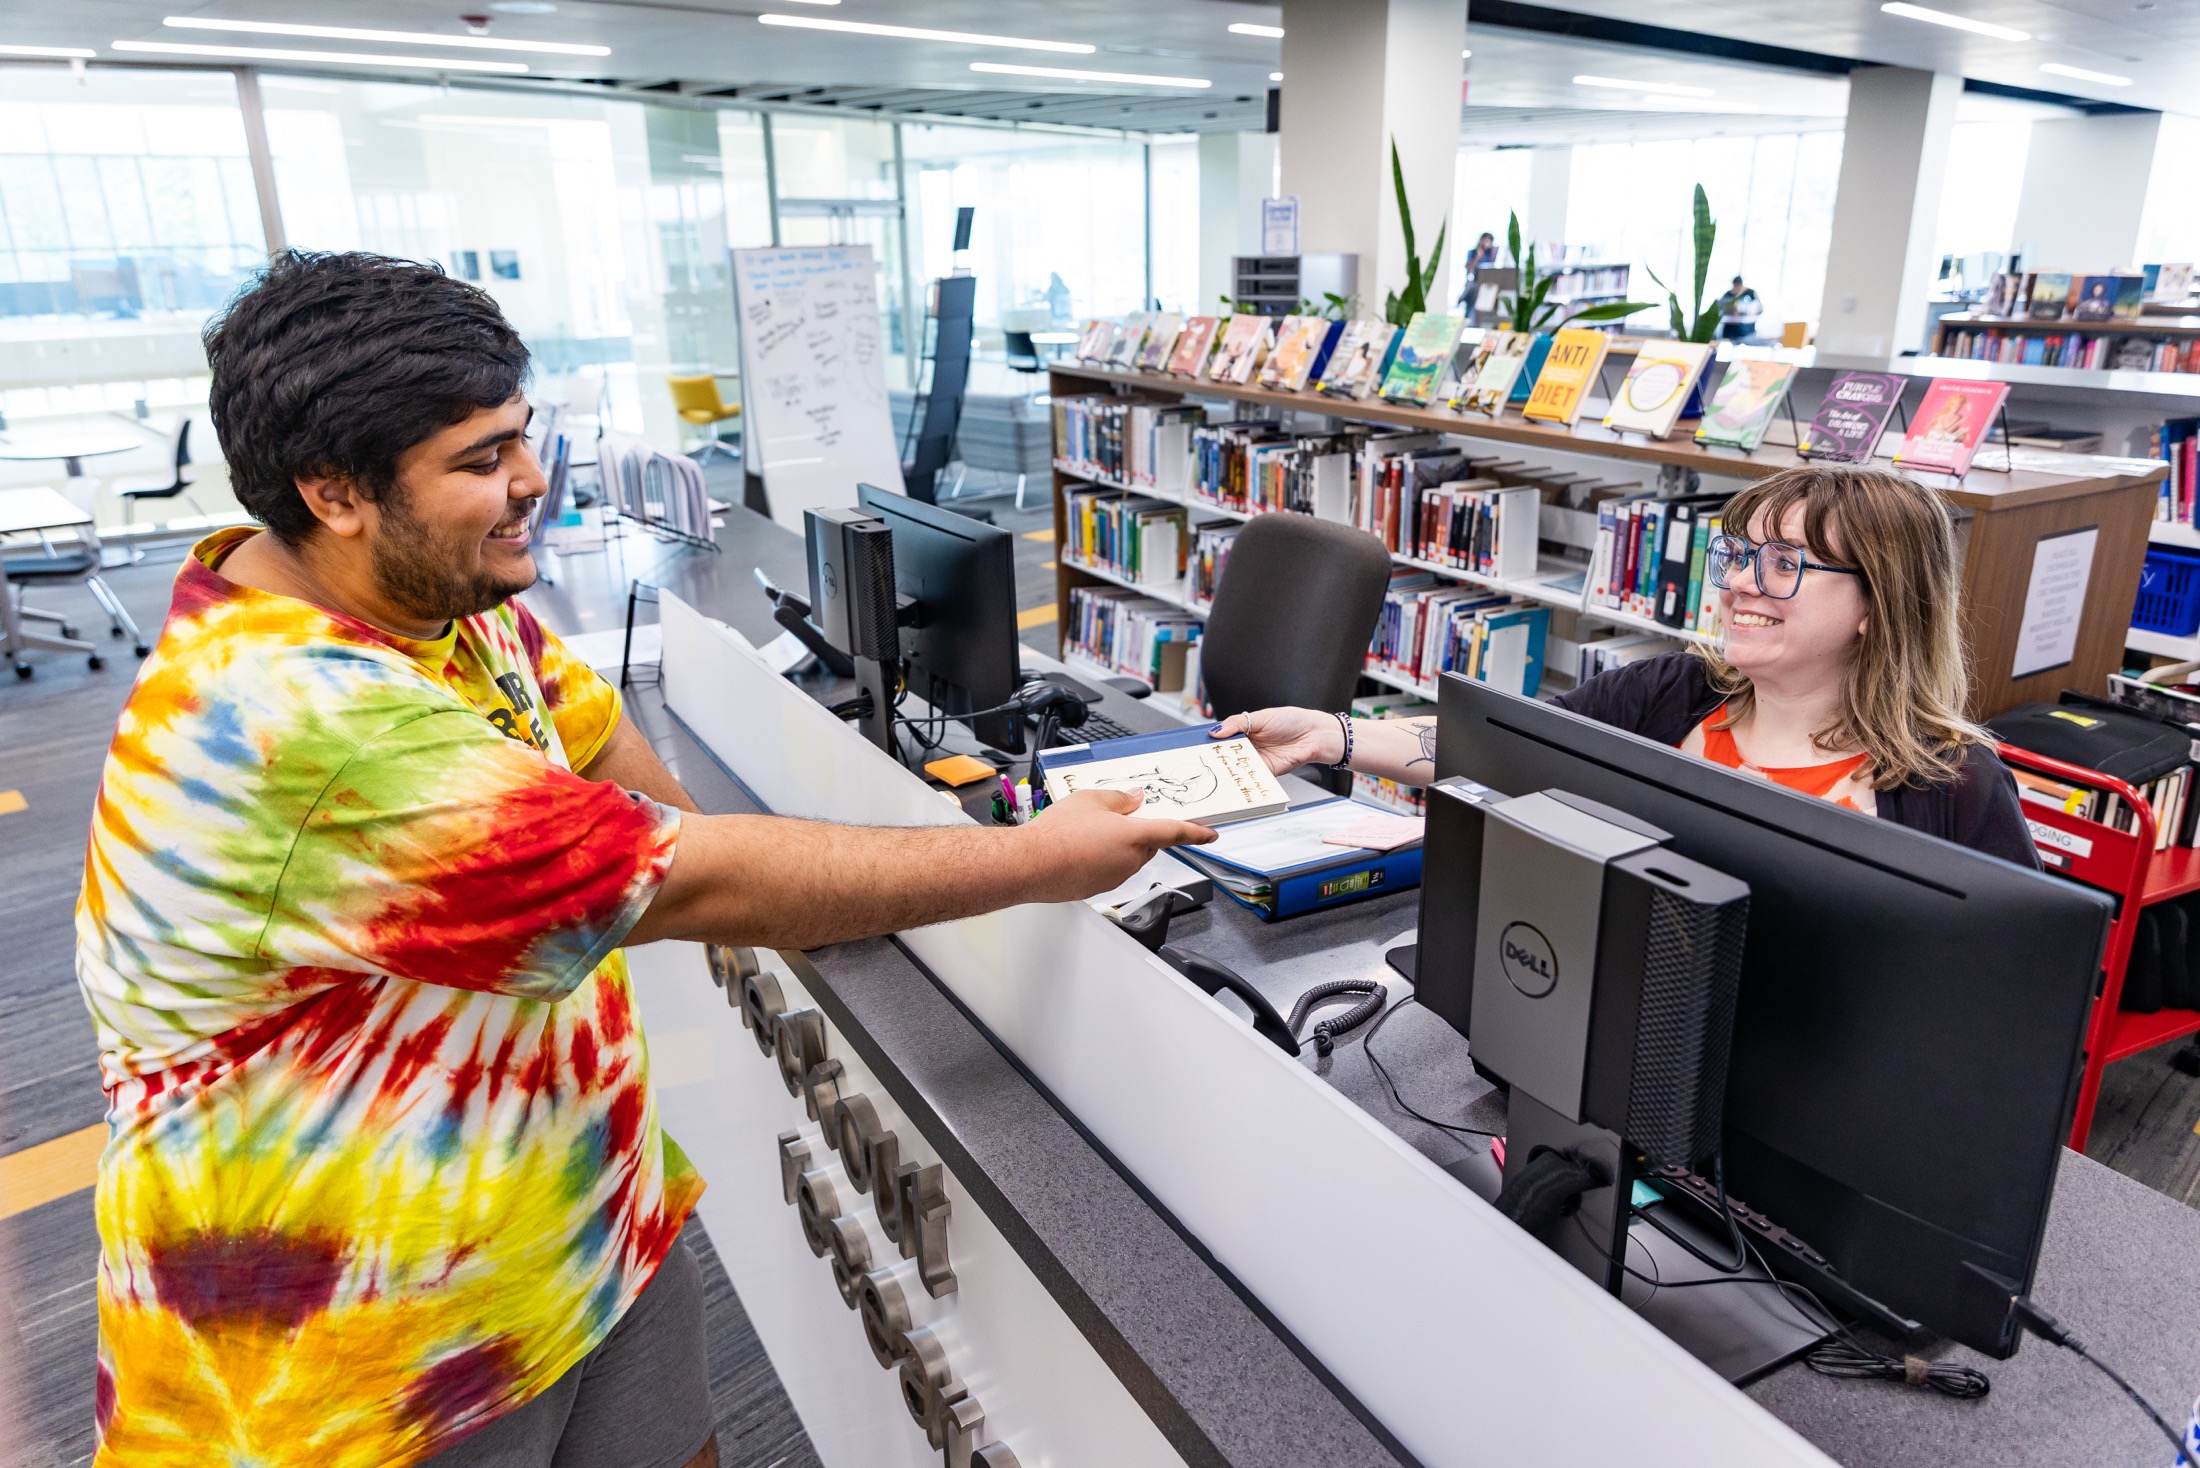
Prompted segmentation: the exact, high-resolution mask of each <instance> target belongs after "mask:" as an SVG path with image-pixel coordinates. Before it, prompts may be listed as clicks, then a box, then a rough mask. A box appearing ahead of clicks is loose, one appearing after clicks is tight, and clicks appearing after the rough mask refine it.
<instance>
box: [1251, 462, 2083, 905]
mask: <svg viewBox="0 0 2200 1468" xmlns="http://www.w3.org/2000/svg"><path fill="white" fill-rule="evenodd" d="M1723 523H1724V525H1725V526H1726V532H1725V533H1724V534H1723V535H1721V536H1720V537H1719V538H1718V539H1716V540H1714V541H1713V542H1712V543H1711V548H1710V555H1709V557H1708V560H1707V562H1706V574H1707V575H1709V576H1710V577H1711V579H1712V581H1713V584H1714V585H1716V586H1717V587H1718V588H1719V605H1720V608H1721V609H1722V612H1723V614H1724V616H1723V621H1724V625H1725V632H1724V635H1723V636H1722V638H1721V640H1720V643H1719V645H1718V646H1717V648H1715V649H1714V648H1709V647H1705V646H1702V645H1696V646H1692V647H1690V648H1689V649H1688V650H1686V651H1678V652H1671V653H1667V654H1665V655H1664V656H1662V657H1654V658H1644V659H1642V660H1641V661H1639V662H1634V663H1629V664H1626V665H1625V666H1623V667H1619V668H1614V669H1612V670H1611V671H1610V672H1607V673H1604V674H1602V675H1600V676H1598V677H1595V678H1592V679H1590V680H1589V681H1588V682H1587V683H1584V684H1582V685H1581V686H1580V687H1578V688H1575V689H1573V690H1571V691H1570V692H1567V693H1564V694H1561V695H1560V696H1559V697H1558V699H1557V700H1556V702H1557V704H1558V706H1559V707H1560V708H1564V709H1570V710H1572V711H1573V712H1575V713H1579V714H1584V715H1587V716H1588V717H1590V718H1593V719H1597V720H1599V721H1601V722H1603V723H1606V724H1610V725H1613V726H1614V727H1616V728H1620V729H1625V730H1627V731H1628V732H1629V733H1632V734H1639V735H1642V736H1643V737H1644V738H1646V739H1654V740H1656V741H1658V742H1659V743H1661V744H1669V745H1672V746H1674V747H1675V748H1678V749H1680V750H1682V751H1684V752H1686V753H1688V754H1693V755H1696V756H1698V757H1700V758H1703V759H1708V760H1711V761H1712V762H1713V763H1715V764H1721V765H1724V766H1726V767H1727V768H1729V769H1736V770H1740V771H1742V772H1744V773H1745V774H1749V775H1753V776H1756V777H1758V778H1760V779H1765V780H1770V781H1772V782H1773V783H1775V784H1778V785H1784V786H1787V787H1788V788H1789V789H1791V790H1797V791H1800V792H1802V793H1804V794H1808V795H1813V796H1817V797H1819V798H1821V799H1824V800H1828V801H1831V802H1833V803H1834V804H1836V805H1839V806H1841V807H1843V808H1844V809H1847V810H1853V811H1857V812H1860V813H1861V814H1863V815H1867V816H1876V817H1878V818H1879V819H1881V820H1889V821H1893V822H1895V823H1897V824H1899V825H1904V826H1908V827H1910V828H1911V829H1913V830H1918V831H1923V832H1925V833H1926V834H1928V835H1932V836H1939V837H1942V838H1944V839H1946V840H1949V841H1954V842H1957V843H1959V844H1961V845H1964V846H1969V847H1971V848H1973V849H1974V850H1977V851H1983V852H1985V853H1987V854H1988V855H1990V856H1998V857H2001V858H2002V859H2004V860H2006V861H2012V862H2016V863H2018V864H2019V865H2022V866H2030V867H2037V866H2038V865H2039V858H2038V856H2037V854H2036V853H2035V852H2034V850H2033V847H2032V838H2031V834H2030V832H2029V831H2028V830H2027V829H2026V827H2025V823H2024V816H2023V813H2022V811H2021V809H2020V808H2019V806H2018V803H2017V786H2016V781H2015V779H2014V778H2013V777H2012V776H2011V775H2010V773H2009V771H2008V768H2007V767H2006V766H2004V765H2003V764H2002V763H2001V761H2000V760H1999V759H1998V758H1996V756H1995V754H1994V746H1993V743H1992V741H1991V736H1989V735H1988V734H1987V733H1986V732H1985V731H1984V730H1982V729H1980V728H1979V727H1978V726H1977V725H1976V724H1974V723H1972V722H1971V721H1970V720H1969V719H1968V718H1966V717H1965V716H1964V713H1963V708H1964V703H1965V699H1966V697H1967V694H1968V690H1969V679H1968V675H1967V672H1966V669H1965V667H1964V661H1963V642H1962V636H1961V633H1960V630H1959V628H1958V626H1957V606H1956V586H1957V572H1956V556H1955V537H1954V531H1953V529H1952V528H1951V526H1950V524H1949V520H1948V512H1947V510H1946V509H1945V508H1944V507H1943V506H1942V504H1941V502H1940V497H1939V496H1938V495H1937V494H1935V493H1934V492H1933V491H1931V490H1929V489H1926V488H1924V487H1923V486H1921V485H1919V484H1916V483H1915V482H1913V481H1911V480H1908V479H1904V478H1902V477H1901V476H1900V475H1896V474H1890V473H1887V472H1884V471H1882V470H1877V469H1866V468H1861V467H1853V466H1846V465H1841V466H1834V465H1827V466H1810V467H1805V468H1798V469H1790V470H1787V471H1785V472H1783V473H1780V474H1775V475H1773V476H1771V477H1770V478H1768V479H1763V480H1760V481H1758V482H1757V483H1756V484H1753V485H1751V486H1750V487H1749V488H1747V489H1745V490H1743V491H1742V492H1741V493H1740V494H1737V495H1736V496H1734V498H1733V499H1731V500H1729V501H1728V502H1727V505H1726V508H1725V510H1724V511H1723ZM1347 729H1348V724H1347V721H1346V718H1345V716H1343V715H1340V714H1335V713H1329V712H1325V711H1319V710H1314V709H1299V708H1271V709H1260V710H1257V711H1255V712H1253V713H1250V714H1240V715H1238V716H1236V717H1234V718H1231V719H1226V720H1224V721H1223V722H1222V723H1220V724H1218V725H1216V726H1215V728H1214V730H1213V732H1214V733H1215V735H1216V736H1217V737H1227V736H1229V735H1233V734H1247V735H1250V736H1251V738H1252V740H1253V744H1254V746H1255V748H1257V749H1259V750H1260V752H1261V754H1262V756H1263V757H1264V758H1265V759H1266V760H1267V762H1268V765H1269V767H1270V768H1271V769H1273V770H1275V771H1276V772H1278V773H1279V774H1280V773H1283V772H1285V771H1289V770H1294V769H1297V768H1298V767H1299V766H1301V765H1305V764H1328V765H1335V764H1337V763H1338V762H1339V761H1340V760H1342V759H1344V751H1345V740H1346V735H1347ZM1349 733H1350V737H1351V749H1352V755H1351V761H1350V768H1352V769H1353V770H1355V771H1358V772H1361V773H1364V774H1369V775H1374V776H1377V777H1379V778H1384V779H1391V780H1396V781H1399V782H1400V783H1402V784H1407V785H1423V784H1427V783H1428V782H1429V781H1430V780H1431V779H1433V778H1434V776H1435V773H1436V720H1435V719H1433V718H1420V719H1399V720H1383V719H1352V720H1350V721H1349ZM1463 773H1466V774H1469V775H1471V774H1472V773H1473V771H1471V770H1469V771H1465V772H1463Z"/></svg>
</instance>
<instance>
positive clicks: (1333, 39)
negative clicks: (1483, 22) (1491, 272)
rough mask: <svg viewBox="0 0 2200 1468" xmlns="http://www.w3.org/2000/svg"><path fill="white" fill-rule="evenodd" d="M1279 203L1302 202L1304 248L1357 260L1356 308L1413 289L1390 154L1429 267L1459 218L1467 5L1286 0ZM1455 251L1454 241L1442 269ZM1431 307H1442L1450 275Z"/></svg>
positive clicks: (1377, 307)
mask: <svg viewBox="0 0 2200 1468" xmlns="http://www.w3.org/2000/svg"><path fill="white" fill-rule="evenodd" d="M1283 26H1284V37H1283V133H1282V138H1283V192H1284V193H1286V194H1296V195H1298V199H1299V244H1300V247H1301V248H1302V249H1304V250H1306V251H1307V252H1308V253H1310V254H1319V253H1326V252H1329V251H1337V252H1341V253H1344V254H1350V255H1357V256H1358V257H1359V271H1360V307H1361V310H1362V311H1363V312H1364V313H1365V314H1367V315H1370V316H1373V315H1378V314H1380V313H1381V311H1382V307H1383V297H1384V295H1385V294H1386V293H1388V292H1390V291H1394V290H1397V289H1398V288H1399V287H1400V286H1402V285H1404V284H1405V278H1406V258H1405V237H1404V235H1403V233H1402V232H1401V231H1400V229H1399V226H1398V205H1397V194H1396V190H1395V189H1394V188H1393V187H1392V183H1391V170H1390V145H1391V142H1392V140H1393V139H1395V140H1396V141H1397V144H1398V158H1399V163H1400V165H1401V167H1402V168H1403V170H1404V173H1405V180H1406V196H1407V199H1408V201H1409V202H1410V203H1411V205H1412V209H1413V228H1414V236H1415V239H1414V243H1415V244H1416V246H1417V247H1418V248H1419V250H1420V252H1421V256H1422V264H1423V267H1424V268H1425V267H1426V265H1427V263H1428V256H1429V252H1430V246H1431V245H1433V244H1434V243H1435V240H1436V232H1437V230H1438V229H1439V228H1441V227H1442V226H1443V224H1444V222H1445V221H1446V220H1448V219H1449V218H1450V217H1451V202H1452V189H1453V185H1454V181H1455V178H1456V171H1457V167H1458V158H1459V107H1460V101H1461V92H1460V89H1461V85H1462V79H1463V77H1464V71H1463V69H1462V67H1461V65H1460V56H1459V53H1460V51H1461V50H1462V49H1464V48H1465V46H1466V6H1464V5H1463V4H1460V3H1459V0H1284V5H1283ZM1457 250H1458V242H1457V241H1456V240H1453V239H1451V238H1449V237H1448V236H1447V237H1446V239H1445V241H1444V255H1445V257H1446V259H1447V260H1448V258H1449V257H1450V256H1452V255H1454V254H1456V253H1457ZM1442 265H1443V262H1439V266H1440V268H1439V269H1438V271H1437V274H1436V280H1437V286H1436V288H1435V292H1434V294H1435V295H1436V297H1438V299H1435V300H1432V301H1431V302H1430V304H1431V306H1433V307H1435V308H1436V309H1439V310H1441V309H1443V308H1444V306H1445V305H1447V304H1448V303H1446V302H1445V301H1443V300H1442V299H1441V297H1442V296H1443V294H1444V285H1443V283H1444V282H1446V281H1448V280H1450V279H1451V276H1450V274H1449V271H1448V269H1446V268H1442Z"/></svg>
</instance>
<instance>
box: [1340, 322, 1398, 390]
mask: <svg viewBox="0 0 2200 1468" xmlns="http://www.w3.org/2000/svg"><path fill="white" fill-rule="evenodd" d="M1397 335H1398V328H1397V327H1395V326H1392V325H1391V324H1390V323H1389V322H1387V321H1348V322H1346V323H1345V327H1344V335H1343V336H1342V337H1340V338H1338V340H1337V349H1336V350H1335V351H1333V352H1331V353H1330V354H1329V365H1328V366H1327V367H1325V368H1323V369H1322V376H1321V391H1323V392H1325V393H1328V394H1329V395H1330V396H1331V397H1339V398H1364V397H1366V396H1367V395H1368V394H1369V393H1371V392H1373V391H1374V390H1375V384H1376V383H1378V382H1380V381H1381V380H1382V372H1383V360H1384V359H1385V358H1386V357H1388V356H1389V355H1390V344H1391V342H1392V340H1394V339H1395V338H1396V337H1397Z"/></svg>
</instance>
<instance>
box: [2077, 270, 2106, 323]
mask: <svg viewBox="0 0 2200 1468" xmlns="http://www.w3.org/2000/svg"><path fill="white" fill-rule="evenodd" d="M2115 314H2116V277H2115V276H2113V275H2081V276H2079V277H2077V278H2076V279H2075V280H2073V281H2071V282H2070V317H2071V319H2072V320H2073V321H2107V320H2109V319H2111V318H2112V317H2114V316H2115Z"/></svg>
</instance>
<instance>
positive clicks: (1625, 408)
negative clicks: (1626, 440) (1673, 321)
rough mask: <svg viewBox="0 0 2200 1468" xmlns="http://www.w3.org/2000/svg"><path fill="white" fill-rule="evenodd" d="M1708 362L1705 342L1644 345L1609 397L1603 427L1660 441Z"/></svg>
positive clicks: (1707, 346)
mask: <svg viewBox="0 0 2200 1468" xmlns="http://www.w3.org/2000/svg"><path fill="white" fill-rule="evenodd" d="M1602 334H1603V333H1601V332H1599V333H1598V335H1600V336H1601V335H1602ZM1710 360H1711V346H1710V344H1709V343H1707V342H1682V341H1669V340H1664V339H1656V340H1651V341H1646V342H1644V343H1643V344H1642V350H1640V351H1638V352H1637V353H1636V354H1635V365H1634V366H1632V367H1630V368H1628V369H1627V380H1626V381H1625V382H1623V383H1621V384H1620V387H1619V391H1618V392H1616V393H1614V394H1613V395H1612V407H1611V410H1610V411H1609V412H1607V413H1606V414H1605V415H1604V426H1605V427H1606V428H1609V429H1612V430H1614V431H1616V432H1619V433H1647V434H1649V435H1650V437H1652V438H1664V437H1665V436H1666V435H1667V434H1669V433H1671V432H1672V431H1673V425H1674V424H1675V423H1678V422H1679V421H1680V416H1681V409H1682V408H1683V407H1685V406H1686V405H1687V403H1688V398H1689V395H1690V393H1692V392H1693V391H1694V390H1695V387H1696V379H1697V378H1698V377H1701V376H1702V375H1703V371H1704V365H1705V364H1706V363H1708V362H1709V361H1710Z"/></svg>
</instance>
